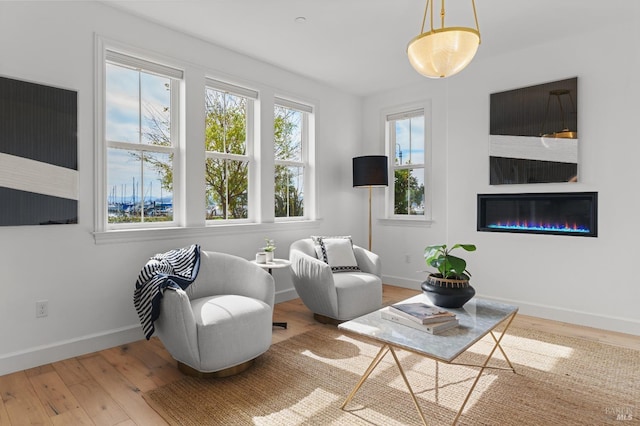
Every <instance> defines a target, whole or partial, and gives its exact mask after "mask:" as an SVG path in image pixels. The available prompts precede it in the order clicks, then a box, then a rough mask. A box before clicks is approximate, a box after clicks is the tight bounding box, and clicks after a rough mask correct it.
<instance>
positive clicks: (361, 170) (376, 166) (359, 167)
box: [353, 155, 389, 251]
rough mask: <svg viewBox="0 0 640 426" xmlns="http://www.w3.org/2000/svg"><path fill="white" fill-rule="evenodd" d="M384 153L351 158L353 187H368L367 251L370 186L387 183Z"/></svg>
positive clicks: (387, 176)
mask: <svg viewBox="0 0 640 426" xmlns="http://www.w3.org/2000/svg"><path fill="white" fill-rule="evenodd" d="M388 162H389V160H388V158H387V156H386V155H365V156H363V157H354V158H353V187H354V188H355V187H369V251H371V188H372V187H374V186H388V185H389V172H388V169H389V165H388Z"/></svg>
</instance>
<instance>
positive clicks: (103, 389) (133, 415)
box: [0, 286, 640, 426]
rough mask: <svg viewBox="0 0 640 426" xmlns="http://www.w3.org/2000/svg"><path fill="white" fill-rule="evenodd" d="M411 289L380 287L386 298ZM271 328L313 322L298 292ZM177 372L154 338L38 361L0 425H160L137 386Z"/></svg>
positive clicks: (525, 321) (0, 383)
mask: <svg viewBox="0 0 640 426" xmlns="http://www.w3.org/2000/svg"><path fill="white" fill-rule="evenodd" d="M416 293H417V292H416V291H414V290H408V289H403V288H398V287H392V286H385V287H384V296H383V297H384V303H385V304H389V303H394V302H397V301H400V300H403V299H406V298H407V297H410V296H413V295H415V294H416ZM274 321H287V322H288V328H287V329H286V330H284V329H280V328H274V329H273V342H274V343H277V342H281V341H283V340H286V339H288V338H290V337H292V336H295V335H297V334H300V333H304V332H305V331H307V330H310V329H312V328H314V327H330V326H326V325H321V324H319V323H317V322H315V321H314V320H313V316H312V314H311V312H309V310H308V309H307V308H306V307H305V306H304V305H303V304H302V302H301V301H300V299H295V300H291V301H288V302H284V303H279V304H277V305H276V308H275V312H274ZM514 324H516V325H518V326H520V327H529V328H535V329H539V330H543V331H549V332H553V333H556V334H564V335H569V336H575V337H580V338H584V339H590V340H595V341H599V342H603V343H609V344H613V345H619V346H624V347H629V348H633V349H636V350H640V337H637V336H631V335H627V334H622V333H612V332H606V331H602V330H597V329H592V328H588V327H581V326H575V325H570V324H564V323H559V322H555V321H549V320H543V319H539V318H534V317H527V316H523V315H518V316H517V317H516V319H515V320H514ZM180 377H182V373H180V372H179V371H178V369H177V367H176V363H175V361H174V360H173V359H172V358H171V356H170V355H169V354H168V353H167V352H166V350H165V349H164V348H163V346H162V344H161V343H160V341H159V340H158V339H157V338H152V339H151V340H150V341H145V340H141V341H138V342H134V343H130V344H127V345H122V346H118V347H115V348H111V349H107V350H104V351H100V352H95V353H92V354H88V355H83V356H79V357H75V358H71V359H67V360H64V361H60V362H55V363H53V364H47V365H43V366H41V367H37V368H32V369H29V370H25V371H20V372H17V373H13V374H9V375H5V376H1V377H0V426H9V425H11V426H16V425H64V426H69V425H120V426H133V425H138V426H147V425H154V426H155V425H166V422H165V421H164V420H163V419H162V418H161V417H159V416H158V414H156V412H155V411H154V410H153V409H151V408H150V407H149V406H147V404H146V403H145V402H144V400H143V399H142V393H143V392H146V391H149V390H151V389H154V388H156V387H158V386H161V385H163V384H165V383H170V382H172V381H174V380H177V379H179V378H180Z"/></svg>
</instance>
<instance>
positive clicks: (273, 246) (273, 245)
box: [263, 238, 276, 251]
mask: <svg viewBox="0 0 640 426" xmlns="http://www.w3.org/2000/svg"><path fill="white" fill-rule="evenodd" d="M264 240H265V241H266V243H267V245H266V246H264V248H263V250H264V251H275V250H276V242H275V241H274V240H272V239H269V238H265V239H264Z"/></svg>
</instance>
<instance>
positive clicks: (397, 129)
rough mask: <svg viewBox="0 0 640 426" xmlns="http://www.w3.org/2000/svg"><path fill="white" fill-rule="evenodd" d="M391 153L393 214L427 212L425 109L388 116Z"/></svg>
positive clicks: (417, 214) (407, 214)
mask: <svg viewBox="0 0 640 426" xmlns="http://www.w3.org/2000/svg"><path fill="white" fill-rule="evenodd" d="M387 129H388V140H389V152H390V153H394V154H393V155H391V156H390V157H391V158H393V164H392V167H391V168H392V171H393V174H392V175H393V191H391V192H390V193H391V194H392V196H393V199H392V200H391V201H392V202H391V203H390V205H391V206H392V209H391V212H390V213H391V214H392V215H393V216H424V215H425V131H424V129H425V114H424V109H416V110H411V111H404V112H401V113H396V114H389V115H387Z"/></svg>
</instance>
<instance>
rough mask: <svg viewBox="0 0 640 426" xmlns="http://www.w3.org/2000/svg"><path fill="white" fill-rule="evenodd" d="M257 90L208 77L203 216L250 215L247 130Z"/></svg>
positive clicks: (250, 130) (224, 218)
mask: <svg viewBox="0 0 640 426" xmlns="http://www.w3.org/2000/svg"><path fill="white" fill-rule="evenodd" d="M257 96H258V94H257V92H254V91H251V90H249V89H244V88H242V87H238V86H234V85H231V84H228V83H223V82H220V81H216V80H210V79H209V80H207V87H206V93H205V113H206V115H205V147H206V148H205V149H206V159H205V162H206V163H205V183H206V205H207V209H206V219H207V220H228V219H247V218H248V217H249V165H250V156H249V155H248V154H249V150H250V149H251V144H250V140H251V139H252V138H251V137H250V134H251V133H252V132H253V125H252V122H253V100H254V99H256V98H257Z"/></svg>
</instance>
